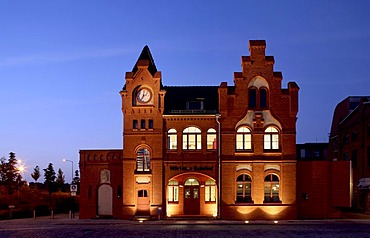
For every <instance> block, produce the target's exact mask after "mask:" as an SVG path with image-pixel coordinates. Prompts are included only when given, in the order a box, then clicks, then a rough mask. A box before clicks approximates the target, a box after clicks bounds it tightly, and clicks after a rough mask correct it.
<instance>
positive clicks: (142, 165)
mask: <svg viewBox="0 0 370 238" xmlns="http://www.w3.org/2000/svg"><path fill="white" fill-rule="evenodd" d="M136 171H137V172H148V171H150V152H149V150H148V149H146V148H141V149H139V150H138V151H137V153H136Z"/></svg>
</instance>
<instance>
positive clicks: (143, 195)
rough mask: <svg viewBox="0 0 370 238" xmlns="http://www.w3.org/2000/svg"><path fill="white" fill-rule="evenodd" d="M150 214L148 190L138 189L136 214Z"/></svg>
mask: <svg viewBox="0 0 370 238" xmlns="http://www.w3.org/2000/svg"><path fill="white" fill-rule="evenodd" d="M149 214H150V200H149V194H148V190H138V191H137V211H136V215H149Z"/></svg>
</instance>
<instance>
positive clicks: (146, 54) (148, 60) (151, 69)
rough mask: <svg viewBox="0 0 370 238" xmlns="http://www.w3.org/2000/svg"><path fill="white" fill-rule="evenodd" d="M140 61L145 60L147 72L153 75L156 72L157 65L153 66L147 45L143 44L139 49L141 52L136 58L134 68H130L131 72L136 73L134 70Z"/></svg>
mask: <svg viewBox="0 0 370 238" xmlns="http://www.w3.org/2000/svg"><path fill="white" fill-rule="evenodd" d="M140 61H144V62H145V61H146V64H147V65H148V70H149V72H150V73H151V75H153V76H154V74H155V73H156V72H157V67H156V66H155V63H154V59H153V56H152V54H151V53H150V50H149V46H147V45H146V46H144V48H143V50H142V51H141V54H140V56H139V58H138V59H137V61H136V64H135V66H134V68H133V69H132V72H133V73H136V71H137V70H138V64H139V62H140Z"/></svg>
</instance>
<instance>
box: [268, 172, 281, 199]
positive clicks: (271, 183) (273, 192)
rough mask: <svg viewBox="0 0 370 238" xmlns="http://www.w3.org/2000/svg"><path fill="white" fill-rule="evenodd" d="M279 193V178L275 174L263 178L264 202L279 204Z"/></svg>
mask: <svg viewBox="0 0 370 238" xmlns="http://www.w3.org/2000/svg"><path fill="white" fill-rule="evenodd" d="M279 191H280V181H279V177H278V176H277V175H275V174H268V175H267V176H266V177H265V200H264V202H280V198H279Z"/></svg>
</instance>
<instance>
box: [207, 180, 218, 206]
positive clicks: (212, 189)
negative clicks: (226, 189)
mask: <svg viewBox="0 0 370 238" xmlns="http://www.w3.org/2000/svg"><path fill="white" fill-rule="evenodd" d="M205 200H206V202H215V201H216V182H215V181H213V180H211V179H209V180H207V181H206V184H205Z"/></svg>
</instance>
